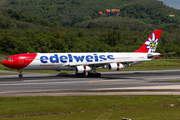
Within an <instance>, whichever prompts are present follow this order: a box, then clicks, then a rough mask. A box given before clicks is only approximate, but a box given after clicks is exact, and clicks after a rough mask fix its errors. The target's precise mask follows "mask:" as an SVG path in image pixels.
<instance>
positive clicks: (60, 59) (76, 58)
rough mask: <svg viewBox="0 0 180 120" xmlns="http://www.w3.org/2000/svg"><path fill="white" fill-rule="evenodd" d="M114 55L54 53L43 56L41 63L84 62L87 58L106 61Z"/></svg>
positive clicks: (91, 60) (93, 60) (94, 60)
mask: <svg viewBox="0 0 180 120" xmlns="http://www.w3.org/2000/svg"><path fill="white" fill-rule="evenodd" d="M113 57H114V56H113V55H97V54H93V55H81V56H77V55H72V54H66V55H60V56H58V54H54V55H53V56H50V57H49V58H48V56H41V57H40V61H41V63H48V62H50V63H59V62H61V63H67V62H75V61H76V62H83V61H84V60H86V61H87V62H98V61H105V60H114V58H113Z"/></svg>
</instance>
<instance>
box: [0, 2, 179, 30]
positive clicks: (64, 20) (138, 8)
mask: <svg viewBox="0 0 180 120" xmlns="http://www.w3.org/2000/svg"><path fill="white" fill-rule="evenodd" d="M0 7H1V8H4V9H13V10H16V11H19V12H22V13H25V14H30V15H33V16H36V17H39V18H44V19H47V20H55V21H56V20H57V21H58V22H59V23H60V24H62V25H63V26H72V25H74V24H75V23H80V22H83V21H86V20H91V19H95V18H98V11H103V12H105V10H106V9H120V10H121V15H122V17H130V18H134V19H140V20H142V21H144V22H146V23H150V24H166V23H177V24H179V23H180V16H179V13H180V12H179V10H176V9H173V8H170V7H168V6H166V5H164V4H163V2H160V1H157V0H1V1H0ZM169 15H175V17H169Z"/></svg>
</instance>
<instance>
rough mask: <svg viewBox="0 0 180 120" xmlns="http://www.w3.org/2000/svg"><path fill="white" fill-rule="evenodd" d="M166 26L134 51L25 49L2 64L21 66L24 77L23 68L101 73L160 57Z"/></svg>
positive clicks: (92, 74)
mask: <svg viewBox="0 0 180 120" xmlns="http://www.w3.org/2000/svg"><path fill="white" fill-rule="evenodd" d="M161 32H162V30H155V31H154V32H153V33H152V34H151V35H150V37H149V38H148V39H147V40H146V41H145V43H144V44H143V45H142V46H141V47H140V48H139V49H138V50H136V51H134V52H105V53H103V52H98V53H72V52H71V53H23V54H16V55H13V56H10V57H8V58H7V59H6V60H4V61H3V62H2V64H3V65H4V66H6V67H8V68H12V69H17V70H18V71H19V77H20V78H22V77H23V74H22V70H57V71H59V70H75V74H76V76H82V75H86V73H88V76H90V77H92V76H93V77H95V76H96V77H100V76H101V73H97V72H96V70H97V69H101V68H108V69H109V70H114V71H116V70H117V71H119V70H121V69H124V68H126V67H128V66H132V65H135V64H138V63H142V62H144V61H150V60H152V59H154V58H156V59H157V58H159V57H160V56H161V55H162V54H161V53H155V50H156V48H157V45H158V42H159V39H160V35H161Z"/></svg>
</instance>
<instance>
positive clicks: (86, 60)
mask: <svg viewBox="0 0 180 120" xmlns="http://www.w3.org/2000/svg"><path fill="white" fill-rule="evenodd" d="M152 54H153V55H159V54H160V53H152ZM147 56H148V53H122V52H119V53H117V52H116V53H113V52H109V53H108V52H106V53H37V56H36V57H35V59H34V60H33V61H32V62H31V63H30V64H29V65H28V66H26V67H25V68H23V70H44V69H46V70H73V69H74V68H75V66H81V65H90V66H91V65H93V66H96V65H107V64H109V63H129V65H134V64H137V63H141V62H144V61H149V60H151V59H148V57H147Z"/></svg>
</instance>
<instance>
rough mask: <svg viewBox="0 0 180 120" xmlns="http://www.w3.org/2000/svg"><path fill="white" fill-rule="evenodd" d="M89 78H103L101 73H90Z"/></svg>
mask: <svg viewBox="0 0 180 120" xmlns="http://www.w3.org/2000/svg"><path fill="white" fill-rule="evenodd" d="M88 76H89V77H101V73H90V72H88Z"/></svg>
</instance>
